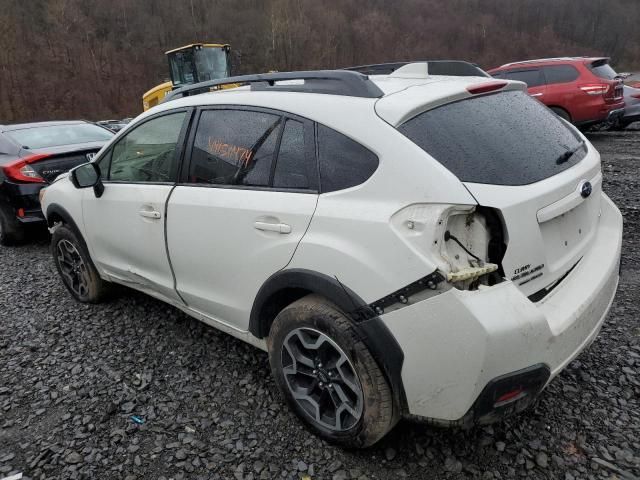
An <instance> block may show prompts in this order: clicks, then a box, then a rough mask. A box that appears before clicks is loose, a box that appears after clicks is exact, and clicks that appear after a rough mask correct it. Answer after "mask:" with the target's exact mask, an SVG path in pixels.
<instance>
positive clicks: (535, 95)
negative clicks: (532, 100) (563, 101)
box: [530, 93, 543, 97]
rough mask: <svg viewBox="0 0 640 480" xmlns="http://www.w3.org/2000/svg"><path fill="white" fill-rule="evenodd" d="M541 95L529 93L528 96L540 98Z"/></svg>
mask: <svg viewBox="0 0 640 480" xmlns="http://www.w3.org/2000/svg"><path fill="white" fill-rule="evenodd" d="M542 95H543V94H542V93H531V94H530V96H531V97H541V96H542Z"/></svg>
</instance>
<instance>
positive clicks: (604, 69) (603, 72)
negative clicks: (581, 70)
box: [589, 60, 618, 80]
mask: <svg viewBox="0 0 640 480" xmlns="http://www.w3.org/2000/svg"><path fill="white" fill-rule="evenodd" d="M589 68H590V69H591V71H592V72H593V74H594V75H595V76H597V77H600V78H606V79H608V80H613V79H614V78H616V77H617V76H618V74H617V73H616V71H615V70H614V69H613V68H611V65H609V63H608V62H607V60H596V61H595V62H593V63H592V64H591V66H590V67H589Z"/></svg>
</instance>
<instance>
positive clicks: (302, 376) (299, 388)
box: [281, 328, 364, 432]
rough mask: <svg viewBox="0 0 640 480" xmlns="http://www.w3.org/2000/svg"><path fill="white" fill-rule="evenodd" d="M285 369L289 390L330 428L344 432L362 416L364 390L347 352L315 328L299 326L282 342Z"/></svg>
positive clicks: (314, 417) (304, 408)
mask: <svg viewBox="0 0 640 480" xmlns="http://www.w3.org/2000/svg"><path fill="white" fill-rule="evenodd" d="M281 355H282V370H283V373H284V378H285V381H286V383H287V387H288V388H289V393H290V394H291V395H292V396H293V398H294V399H295V400H296V402H297V403H298V405H300V408H302V409H303V410H304V411H305V412H306V413H307V414H308V415H309V416H310V417H312V418H313V419H314V420H315V421H316V422H318V423H319V424H320V425H322V426H323V427H325V428H327V429H328V430H331V431H335V432H344V431H347V430H349V429H350V428H352V427H353V426H354V425H355V424H357V423H358V421H359V420H360V417H362V404H363V397H364V394H363V392H362V386H361V385H360V381H359V379H358V376H357V374H356V372H355V369H354V368H353V365H352V364H351V362H350V361H349V358H347V354H346V353H344V351H343V350H342V349H341V348H340V347H339V346H338V345H337V344H336V343H335V342H334V341H333V340H331V339H330V338H329V337H327V336H326V335H325V334H324V333H321V332H319V331H317V330H314V329H312V328H296V329H294V330H292V331H291V333H289V334H288V335H287V337H286V338H285V340H284V343H283V344H282V352H281Z"/></svg>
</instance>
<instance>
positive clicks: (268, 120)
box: [167, 107, 318, 331]
mask: <svg viewBox="0 0 640 480" xmlns="http://www.w3.org/2000/svg"><path fill="white" fill-rule="evenodd" d="M190 144H191V145H192V147H191V148H190V151H191V155H190V162H189V165H188V168H186V170H185V172H184V178H182V180H183V181H182V183H181V184H180V185H178V186H177V187H176V189H175V191H174V192H173V193H172V195H171V198H170V200H169V204H168V212H167V213H168V217H167V244H168V249H169V255H170V258H171V263H172V265H173V268H174V273H175V277H176V288H177V290H178V292H179V293H180V295H181V296H182V298H183V299H184V300H185V302H186V303H187V305H188V306H189V307H190V308H192V309H193V310H196V311H198V312H200V313H202V314H205V315H206V316H208V317H210V318H212V319H214V320H218V321H222V322H224V323H226V324H227V325H230V326H232V327H234V328H236V329H239V330H243V331H246V330H247V329H248V323H249V313H250V310H251V306H252V303H253V300H254V298H255V296H256V294H257V292H258V290H259V289H260V287H261V286H262V284H263V283H264V282H265V281H266V280H267V279H268V278H269V276H270V275H272V274H273V273H275V272H277V271H278V270H280V269H282V268H284V267H285V266H286V265H287V264H288V263H289V261H290V260H291V258H292V256H293V253H294V251H295V249H296V247H297V245H298V243H299V242H300V240H301V239H302V236H303V235H304V233H305V231H306V229H307V227H308V225H309V222H310V221H311V217H312V216H313V212H314V210H315V208H316V204H317V200H318V170H317V163H316V156H315V145H314V135H313V124H312V123H311V122H309V121H307V120H303V119H299V118H292V117H290V116H287V115H284V114H282V113H279V112H274V111H270V110H262V109H245V108H233V107H225V108H219V109H205V110H202V111H201V112H199V120H198V123H197V128H196V129H194V131H193V132H192V139H191V141H190Z"/></svg>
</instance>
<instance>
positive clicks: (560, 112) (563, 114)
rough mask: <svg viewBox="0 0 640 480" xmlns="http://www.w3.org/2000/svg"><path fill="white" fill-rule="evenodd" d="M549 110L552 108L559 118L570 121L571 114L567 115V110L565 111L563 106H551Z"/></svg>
mask: <svg viewBox="0 0 640 480" xmlns="http://www.w3.org/2000/svg"><path fill="white" fill-rule="evenodd" d="M551 110H553V112H554V113H555V114H556V115H558V116H559V117H560V118H562V119H564V120H566V121H567V122H569V123H571V115H569V112H567V111H566V110H565V109H564V108H560V107H551Z"/></svg>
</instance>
